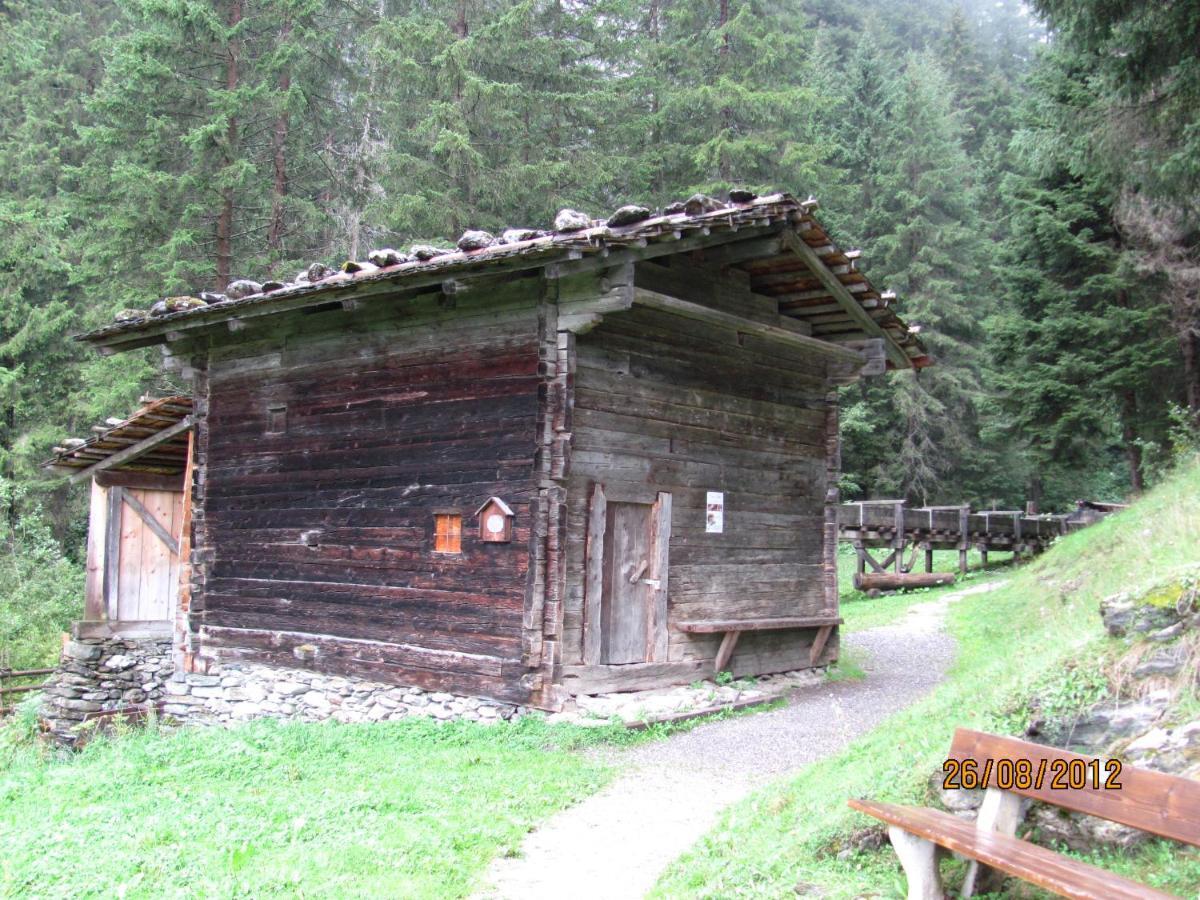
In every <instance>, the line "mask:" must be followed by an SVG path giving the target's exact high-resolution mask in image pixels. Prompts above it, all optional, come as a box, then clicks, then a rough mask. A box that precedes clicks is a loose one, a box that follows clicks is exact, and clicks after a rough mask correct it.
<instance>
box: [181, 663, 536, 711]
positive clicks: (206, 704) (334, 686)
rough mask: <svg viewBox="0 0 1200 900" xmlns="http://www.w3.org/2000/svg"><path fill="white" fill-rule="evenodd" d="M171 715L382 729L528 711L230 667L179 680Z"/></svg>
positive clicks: (358, 682) (300, 673)
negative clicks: (389, 724)
mask: <svg viewBox="0 0 1200 900" xmlns="http://www.w3.org/2000/svg"><path fill="white" fill-rule="evenodd" d="M165 691H166V696H165V702H164V704H163V707H162V711H163V713H164V715H167V716H170V717H172V718H174V719H178V720H181V721H194V722H198V723H219V724H227V723H235V722H243V721H246V720H249V719H257V718H262V717H270V718H278V719H294V720H298V721H302V722H321V721H324V720H326V719H332V720H334V721H336V722H383V721H392V720H396V719H403V718H405V717H407V716H425V717H428V718H433V719H440V720H443V721H446V720H451V719H459V720H467V721H472V722H481V723H485V724H490V723H495V722H500V721H506V720H509V719H512V718H515V717H518V716H520V715H522V714H524V712H525V710H524V708H523V707H519V706H512V705H509V704H505V703H497V702H495V701H492V700H481V699H479V698H477V697H460V696H457V695H454V694H447V693H441V692H429V691H423V690H421V689H420V688H416V687H403V686H397V685H394V684H381V683H379V682H375V681H365V680H363V679H360V678H347V677H341V676H336V675H322V674H319V673H316V672H308V671H304V670H301V669H281V668H274V667H271V666H262V665H255V664H247V665H226V666H224V667H222V668H221V669H220V670H218V671H214V672H210V673H208V674H205V675H199V674H180V675H178V676H176V677H174V678H172V679H171V680H170V681H168V682H167V684H166V688H165Z"/></svg>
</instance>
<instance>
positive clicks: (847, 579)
mask: <svg viewBox="0 0 1200 900" xmlns="http://www.w3.org/2000/svg"><path fill="white" fill-rule="evenodd" d="M968 554H969V555H968V566H969V568H968V571H967V575H966V577H965V578H961V579H959V581H958V582H957V583H956V584H953V585H949V586H947V587H941V588H921V589H919V590H915V591H899V592H897V593H894V594H886V595H884V596H881V597H868V596H867V595H866V594H864V593H863V592H862V591H856V590H855V589H854V565H855V558H854V548H853V547H851V546H850V545H849V544H839V545H838V589H839V591H840V592H841V598H840V610H841V615H842V618H843V619H845V625H844V626H843V628H844V630H845V631H863V630H865V629H867V628H878V627H879V626H881V625H890V624H892V623H893V622H895V621H896V620H897V619H899V618H900V617H901V616H903V615H904V613H905V612H907V611H908V609H909V608H910V607H912V606H913V605H915V604H918V603H925V602H927V601H930V600H936V599H937V598H938V597H940V596H942V595H943V594H945V593H948V592H953V591H960V590H963V589H964V588H967V587H971V586H973V585H976V584H982V583H983V582H984V581H995V580H997V579H999V578H1005V577H1008V576H1009V575H1010V574H1011V573H1012V572H1013V571H1014V570H1015V569H1014V566H1013V565H1012V564H1011V560H1012V554H1011V553H992V554H990V555H989V557H988V565H987V568H986V569H984V568H982V562H983V561H982V559H981V558H980V556H979V552H978V551H977V550H971V551H968ZM875 555H876V557H879V558H881V556H880V554H879V552H878V551H876V553H875ZM884 555H886V554H884ZM919 562H920V561H919ZM921 565H922V566H923V563H921ZM933 570H934V571H935V572H957V571H958V551H957V550H935V551H933ZM920 571H922V572H923V571H924V568H920Z"/></svg>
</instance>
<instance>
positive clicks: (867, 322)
mask: <svg viewBox="0 0 1200 900" xmlns="http://www.w3.org/2000/svg"><path fill="white" fill-rule="evenodd" d="M782 236H783V244H784V246H785V247H787V248H788V249H789V250H791V251H792V252H793V253H795V254H796V255H797V256H798V257H800V259H802V260H803V261H804V263H805V264H806V265H807V266H808V268H809V269H810V270H811V271H812V273H813V274H814V275H816V276H817V278H818V279H819V280H820V281H821V283H822V284H823V285H825V287H827V288H828V289H829V294H830V296H832V297H833V299H834V300H836V301H837V302H838V303H839V304H840V305H841V307H842V309H844V310H845V311H846V312H847V314H849V316H850V318H851V319H853V320H854V321H855V322H856V323H857V324H858V325H860V326H861V327H862V329H863V331H865V332H866V333H867V334H868V335H870V336H871V337H878V338H883V348H884V352H885V353H887V358H888V360H889V361H890V362H891V363H892V365H894V366H896V367H897V368H903V369H911V368H912V360H910V359H909V358H908V354H907V353H905V352H904V348H903V347H901V346H900V345H899V344H898V343H896V339H895V338H893V337H892V336H891V335H890V334H888V333H887V332H886V331H884V330H883V329H882V328H881V327H880V326H879V323H878V322H876V321H875V320H874V319H873V318H871V315H870V314H869V313H868V312H867V311H866V310H865V309H863V308H862V307H861V306H860V305H859V303H858V301H857V300H855V299H854V295H853V294H851V293H850V291H848V290H847V289H846V286H845V285H844V284H842V282H841V281H840V280H839V279H838V277H837V276H836V275H834V274H833V273H832V272H830V271H829V269H828V268H827V267H826V265H825V263H824V262H823V261H822V260H821V257H820V256H818V255H817V251H815V250H814V249H813V248H812V247H810V246H809V245H808V244H807V243H805V241H804V239H803V238H801V237H800V236H799V235H798V234H796V233H795V232H794V231H791V230H786V231H784V232H783V235H782Z"/></svg>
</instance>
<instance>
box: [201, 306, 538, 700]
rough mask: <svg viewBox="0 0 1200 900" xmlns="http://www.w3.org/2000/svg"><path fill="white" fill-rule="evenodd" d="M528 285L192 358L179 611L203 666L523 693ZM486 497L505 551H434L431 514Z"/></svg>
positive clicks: (320, 317) (244, 334)
mask: <svg viewBox="0 0 1200 900" xmlns="http://www.w3.org/2000/svg"><path fill="white" fill-rule="evenodd" d="M532 283H533V282H524V283H522V284H518V285H509V286H508V287H507V288H504V289H501V290H498V291H496V292H494V293H492V294H491V295H490V296H489V297H488V298H478V297H472V295H470V294H467V295H464V296H463V297H462V298H458V300H457V302H456V306H455V308H453V309H447V308H442V307H440V306H438V305H437V300H436V299H435V298H433V297H430V298H428V299H419V298H414V299H410V300H409V301H408V303H407V304H404V305H395V306H392V307H391V308H388V304H387V303H386V302H384V301H379V302H377V303H375V304H373V305H372V308H371V309H370V310H364V313H363V314H362V315H360V314H359V313H357V312H354V311H347V310H344V309H341V308H339V310H338V311H336V312H335V311H322V312H318V313H313V314H311V315H306V316H305V315H301V314H294V315H296V316H299V317H300V318H301V319H303V321H295V322H294V324H293V321H292V320H288V319H286V318H284V319H276V321H275V322H274V323H272V324H273V326H274V328H273V329H268V330H259V331H256V330H254V329H251V328H247V329H245V330H243V331H241V332H239V333H238V334H237V335H235V336H227V337H224V338H222V339H220V340H223V341H224V342H223V343H221V342H220V341H218V342H217V343H216V344H215V345H214V347H213V348H212V349H211V350H209V351H208V352H207V354H206V357H205V359H204V360H203V366H204V367H203V369H202V377H201V379H200V383H199V388H200V390H198V398H197V400H198V402H197V404H196V413H195V415H196V418H197V421H198V426H199V427H198V431H197V436H198V440H197V441H196V467H197V472H198V480H199V482H200V483H202V484H203V489H202V491H198V496H197V506H196V510H195V525H194V536H195V541H196V544H195V551H194V553H193V557H194V558H195V559H197V560H198V561H199V564H198V565H196V566H194V567H193V574H192V588H193V591H192V594H193V597H192V607H193V608H192V610H191V613H190V615H189V622H190V629H191V631H192V632H193V633H194V638H193V641H192V643H193V644H194V645H195V650H196V651H197V652H198V653H199V654H200V655H201V656H202V657H204V658H219V659H248V660H259V661H263V662H268V663H273V664H276V665H286V666H293V667H301V668H311V669H317V670H321V671H330V672H338V673H341V674H349V675H355V674H356V675H360V676H363V677H371V678H376V679H378V680H384V681H394V682H396V683H407V684H417V685H420V686H426V687H429V688H431V689H436V690H448V691H453V692H457V693H466V694H478V695H483V696H492V697H497V698H499V699H505V700H509V701H512V702H528V701H529V699H530V697H531V695H532V694H533V692H535V691H536V690H538V689H539V686H540V683H539V682H538V681H537V679H536V678H533V677H527V676H530V672H529V670H528V668H527V664H528V663H529V662H531V660H532V657H530V655H529V652H528V651H529V649H530V648H529V647H528V646H527V645H526V643H524V637H523V636H524V635H525V627H524V616H525V613H526V604H525V600H526V596H527V590H528V585H529V580H530V570H529V565H530V546H531V541H532V540H533V536H532V532H531V524H532V519H533V516H534V512H535V506H534V501H535V497H536V484H535V480H534V467H535V429H536V427H537V423H538V416H539V408H540V404H539V383H540V376H539V349H538V344H537V314H536V309H537V296H536V294H530V293H529V292H528V291H527V290H526V285H527V284H532ZM451 334H453V335H454V337H452V338H451V337H449V335H451ZM460 338H461V340H460ZM214 340H218V339H217V338H216V337H214ZM281 405H286V408H287V427H286V431H285V433H277V432H278V429H277V427H276V425H277V423H273V422H272V410H273V409H276V408H278V407H279V406H281ZM493 496H495V497H500V498H503V499H504V501H505V502H506V503H507V504H508V505H509V506H510V507H511V508H512V510H513V512H514V517H513V523H512V529H511V536H512V541H511V542H492V541H483V540H481V539H480V537H479V533H478V529H477V528H471V527H463V528H461V532H460V534H459V542H460V547H461V553H450V552H447V553H438V552H436V547H435V538H436V527H435V525H436V521H435V516H436V515H439V514H443V515H448V514H451V513H456V514H458V515H462V516H470V515H472V514H473V513H474V512H475V510H477V509H479V507H480V506H481V505H482V504H483V503H484V502H485V501H486V500H488V498H489V497H493ZM464 524H465V523H464ZM307 647H314V648H316V650H315V651H313V652H309V651H308V650H306V649H305V648H307Z"/></svg>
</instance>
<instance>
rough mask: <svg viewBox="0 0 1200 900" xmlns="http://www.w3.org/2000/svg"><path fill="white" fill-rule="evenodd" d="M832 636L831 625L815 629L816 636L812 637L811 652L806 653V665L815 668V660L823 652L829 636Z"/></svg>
mask: <svg viewBox="0 0 1200 900" xmlns="http://www.w3.org/2000/svg"><path fill="white" fill-rule="evenodd" d="M831 634H833V626H832V625H824V626H822V627H821V628H818V629H817V633H816V635H814V637H813V645H812V650H810V651H809V653H808V664H809V665H810V666H815V665H816V664H817V660H819V659H820V658H821V654H822V653H824V652H825V645H826V644H827V643H829V636H830V635H831Z"/></svg>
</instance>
